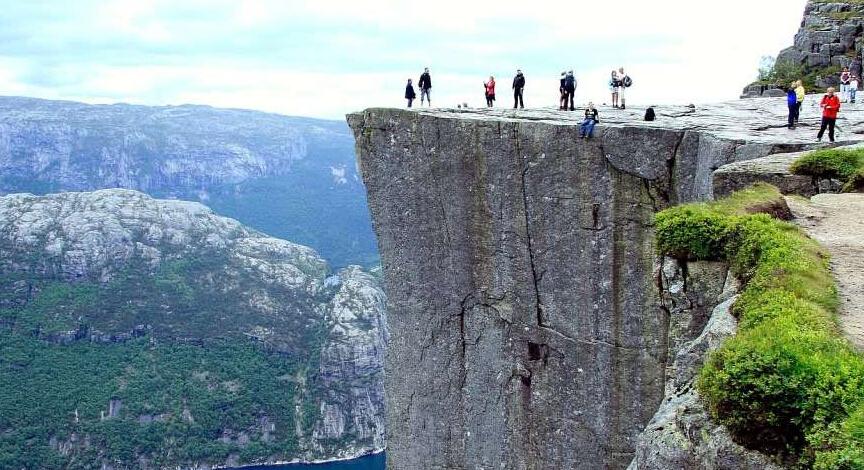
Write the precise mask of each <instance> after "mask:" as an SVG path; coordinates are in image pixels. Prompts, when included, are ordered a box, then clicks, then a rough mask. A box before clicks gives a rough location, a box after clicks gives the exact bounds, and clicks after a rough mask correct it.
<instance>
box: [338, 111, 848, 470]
mask: <svg viewBox="0 0 864 470" xmlns="http://www.w3.org/2000/svg"><path fill="white" fill-rule="evenodd" d="M658 111H659V114H658V120H657V121H655V122H653V123H645V122H641V121H640V115H641V112H644V110H638V109H635V110H628V111H626V112H625V111H621V112H616V113H615V114H612V112H611V111H607V112H606V113H605V114H604V115H601V116H602V117H603V124H602V125H601V127H598V129H597V135H596V137H595V139H593V140H587V141H585V140H580V139H578V138H577V137H578V121H577V116H576V114H578V113H574V114H565V113H557V112H549V111H541V110H537V111H527V112H520V113H518V114H515V113H511V112H506V111H505V112H502V111H487V110H471V111H461V112H457V111H454V110H437V111H435V110H433V111H422V112H410V111H400V110H393V109H370V110H367V111H365V112H362V113H357V114H352V115H349V116H348V121H349V124H350V125H351V127H352V129H353V130H354V132H355V136H356V139H357V153H358V158H359V163H360V169H361V172H362V175H363V178H364V180H365V183H366V187H367V190H368V195H369V202H370V208H371V212H372V216H373V220H374V223H375V229H376V232H377V235H378V243H379V248H380V252H381V256H382V262H383V268H384V273H385V289H386V291H387V294H388V302H389V305H388V312H389V314H388V323H389V331H390V333H391V342H390V344H389V350H388V353H387V360H386V366H385V370H386V373H385V376H386V378H385V390H386V392H385V396H386V405H387V426H388V465H389V467H390V468H391V469H399V470H402V469H412V470H413V469H422V468H454V469H455V468H459V469H462V468H465V469H475V468H486V469H489V468H507V469H545V468H592V469H593V468H624V467H626V466H627V465H628V464H629V463H630V461H631V460H632V458H633V453H634V449H635V445H636V439H637V436H638V435H639V433H640V432H642V430H643V429H644V428H645V425H646V424H647V423H648V421H649V420H650V419H651V417H652V415H653V414H654V413H655V411H657V407H658V405H659V404H660V402H661V400H662V398H663V396H664V383H665V381H666V374H667V366H669V365H670V362H671V359H670V353H669V350H670V348H669V345H670V341H671V340H670V328H669V323H670V318H669V312H668V311H667V310H666V309H665V307H664V306H663V304H662V302H661V299H660V294H659V289H658V287H659V284H660V274H659V273H660V269H659V263H658V260H657V258H656V255H655V250H654V247H653V228H652V220H653V217H652V216H653V214H654V212H655V211H657V210H659V209H663V208H665V207H667V206H669V205H670V204H676V203H679V202H687V201H693V200H700V199H707V198H710V197H711V193H712V189H711V188H712V187H711V173H712V172H713V170H714V169H716V168H717V167H719V166H720V165H723V164H726V163H731V162H734V161H740V160H749V159H753V158H757V157H762V156H765V155H769V154H774V153H778V152H783V151H787V152H791V151H796V150H802V149H806V148H809V147H810V146H811V145H812V144H810V143H808V142H812V136H810V135H805V134H803V133H797V134H795V133H789V132H787V131H786V130H785V129H781V127H782V123H783V118H782V115H783V112H784V103H783V102H782V101H780V100H778V101H776V102H772V101H769V100H752V101H747V102H735V103H727V104H722V105H713V106H704V107H700V108H698V109H693V108H688V107H678V108H665V109H664V108H658ZM815 119H816V117H815V111H813V112H809V110H805V115H804V117H803V119H802V121H804V122H805V123H806V122H808V121H814V120H815ZM850 120H855V122H854V123H850V124H849V125H850V126H855V125H857V124H860V121H861V119H860V116H858V118H855V117H854V116H852V117H850ZM852 140H856V139H852ZM690 339H692V338H690ZM673 359H674V357H673Z"/></svg>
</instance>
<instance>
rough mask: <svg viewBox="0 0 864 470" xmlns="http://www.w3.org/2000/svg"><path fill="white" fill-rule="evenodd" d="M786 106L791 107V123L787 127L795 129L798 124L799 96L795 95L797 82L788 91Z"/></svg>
mask: <svg viewBox="0 0 864 470" xmlns="http://www.w3.org/2000/svg"><path fill="white" fill-rule="evenodd" d="M786 105H787V106H788V107H789V121H788V125H787V127H789V129H795V123H796V122H798V94H797V93H795V82H793V83H792V85H791V86H790V87H789V88H787V89H786Z"/></svg>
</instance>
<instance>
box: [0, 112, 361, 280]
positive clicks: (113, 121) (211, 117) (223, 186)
mask: <svg viewBox="0 0 864 470" xmlns="http://www.w3.org/2000/svg"><path fill="white" fill-rule="evenodd" d="M113 188H124V189H132V190H136V191H142V192H145V193H147V194H149V195H151V196H153V197H158V198H170V199H183V200H188V201H194V202H201V203H203V204H206V205H207V206H208V207H210V208H212V209H213V210H215V211H216V212H218V213H220V214H224V215H227V216H229V217H233V218H236V219H237V220H239V221H240V222H242V223H243V224H245V225H249V226H251V227H252V228H254V229H257V230H261V231H263V232H266V233H267V234H269V235H272V236H275V237H278V238H283V239H287V240H292V241H294V242H297V243H301V244H303V245H307V246H311V247H312V248H314V249H316V251H318V252H319V253H321V255H322V256H323V257H324V258H325V259H327V260H328V261H329V262H330V263H331V264H333V265H334V266H337V267H343V266H346V265H349V264H363V265H373V264H375V263H377V253H376V251H375V238H374V235H373V233H372V226H371V221H370V220H369V214H368V210H367V208H366V201H365V191H364V188H363V184H362V183H361V182H360V180H359V177H358V175H357V171H356V165H355V162H354V152H353V141H352V139H351V134H350V131H349V130H348V128H347V126H345V123H344V122H338V121H324V120H318V119H309V118H297V117H289V116H280V115H276V114H269V113H262V112H256V111H248V110H237V109H218V108H211V107H209V106H191V105H184V106H163V107H151V106H135V105H128V104H112V105H87V104H83V103H75V102H68V101H48V100H39V99H32V98H18V97H0V195H3V194H11V193H22V192H27V193H33V194H37V195H44V194H48V193H55V192H62V191H93V190H99V189H113Z"/></svg>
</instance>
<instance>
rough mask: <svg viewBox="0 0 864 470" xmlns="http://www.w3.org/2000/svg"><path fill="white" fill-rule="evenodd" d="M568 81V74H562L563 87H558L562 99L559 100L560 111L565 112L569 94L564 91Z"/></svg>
mask: <svg viewBox="0 0 864 470" xmlns="http://www.w3.org/2000/svg"><path fill="white" fill-rule="evenodd" d="M566 80H567V72H561V86H559V87H558V93H560V94H561V97H560V98H558V111H564V110H565V109H567V108H565V107H564V106H565V105H566V104H567V92H565V91H564V82H566Z"/></svg>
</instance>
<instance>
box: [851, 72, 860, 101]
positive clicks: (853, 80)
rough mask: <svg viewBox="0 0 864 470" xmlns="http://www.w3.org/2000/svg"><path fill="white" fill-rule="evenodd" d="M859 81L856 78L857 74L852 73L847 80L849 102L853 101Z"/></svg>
mask: <svg viewBox="0 0 864 470" xmlns="http://www.w3.org/2000/svg"><path fill="white" fill-rule="evenodd" d="M859 85H860V82H859V80H858V76H857V75H852V78H851V79H850V80H849V102H850V103H855V96H856V95H857V94H858V86H859Z"/></svg>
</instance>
